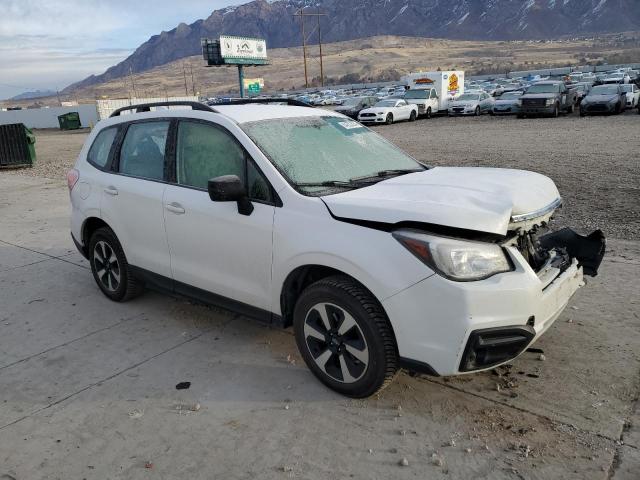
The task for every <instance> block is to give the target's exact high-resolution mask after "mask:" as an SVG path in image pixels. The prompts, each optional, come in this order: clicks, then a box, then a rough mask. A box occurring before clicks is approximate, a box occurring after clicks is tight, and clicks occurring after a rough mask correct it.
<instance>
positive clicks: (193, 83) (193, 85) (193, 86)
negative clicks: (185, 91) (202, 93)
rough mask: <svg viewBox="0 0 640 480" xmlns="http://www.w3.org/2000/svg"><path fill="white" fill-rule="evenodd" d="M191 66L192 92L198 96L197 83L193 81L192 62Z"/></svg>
mask: <svg viewBox="0 0 640 480" xmlns="http://www.w3.org/2000/svg"><path fill="white" fill-rule="evenodd" d="M189 68H190V69H191V93H192V94H193V96H194V97H195V96H196V83H195V82H194V81H193V65H192V64H191V63H190V64H189Z"/></svg>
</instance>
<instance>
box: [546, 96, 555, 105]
mask: <svg viewBox="0 0 640 480" xmlns="http://www.w3.org/2000/svg"><path fill="white" fill-rule="evenodd" d="M554 103H556V99H555V98H547V107H550V106H551V105H553V104H554Z"/></svg>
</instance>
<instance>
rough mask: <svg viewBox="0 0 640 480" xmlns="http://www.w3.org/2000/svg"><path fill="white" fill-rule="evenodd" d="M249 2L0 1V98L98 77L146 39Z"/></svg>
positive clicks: (226, 0)
mask: <svg viewBox="0 0 640 480" xmlns="http://www.w3.org/2000/svg"><path fill="white" fill-rule="evenodd" d="M247 1H249V0H181V1H176V0H172V1H169V0H110V1H109V0H40V1H36V0H0V99H1V98H8V97H11V96H13V95H16V94H18V93H22V92H23V91H26V90H37V89H52V90H55V89H56V88H58V89H62V88H64V87H66V86H67V85H69V84H70V83H72V82H75V81H77V80H82V79H83V78H85V77H87V76H88V75H91V74H98V73H102V72H104V70H106V69H107V68H108V67H110V66H111V65H114V64H116V63H118V62H119V61H121V60H123V59H124V58H126V57H127V56H128V55H129V54H130V53H131V52H133V50H135V48H136V47H138V46H139V45H140V44H141V43H143V42H144V41H145V40H147V39H148V38H149V37H150V36H151V35H155V34H157V33H160V32H161V31H162V30H171V29H172V28H174V27H176V26H177V25H178V24H179V23H180V22H185V23H192V22H193V21H195V20H197V19H199V18H205V17H207V16H209V14H210V13H211V12H212V11H213V10H215V9H218V8H222V7H225V6H227V5H236V4H241V3H247Z"/></svg>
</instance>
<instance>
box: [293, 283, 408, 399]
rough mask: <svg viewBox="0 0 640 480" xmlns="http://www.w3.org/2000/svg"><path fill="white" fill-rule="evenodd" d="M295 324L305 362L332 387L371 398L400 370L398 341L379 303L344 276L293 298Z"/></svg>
mask: <svg viewBox="0 0 640 480" xmlns="http://www.w3.org/2000/svg"><path fill="white" fill-rule="evenodd" d="M345 322H346V323H345ZM293 326H294V331H295V337H296V343H297V345H298V349H299V350H300V353H301V354H302V357H303V358H304V361H305V363H306V364H307V366H308V367H309V369H310V370H311V372H313V374H314V375H315V376H316V377H317V378H318V379H319V380H320V381H321V382H322V383H324V384H325V385H326V386H328V387H329V388H331V389H332V390H335V391H336V392H339V393H341V394H343V395H346V396H349V397H353V398H364V397H369V396H371V395H373V394H375V393H376V392H379V391H380V390H381V389H383V388H384V387H386V386H387V385H388V384H389V383H391V381H392V380H393V378H394V376H395V375H396V373H397V372H398V350H397V346H396V341H395V337H394V335H393V330H392V328H391V324H390V323H389V320H388V318H387V316H386V314H385V313H384V310H383V309H382V306H381V305H380V303H379V302H378V301H377V300H376V298H375V297H373V295H372V294H371V293H370V292H369V291H367V290H366V289H365V288H364V287H363V286H362V285H360V284H359V283H357V282H356V281H355V280H353V279H351V278H349V277H347V276H343V275H336V276H332V277H328V278H325V279H322V280H320V281H318V282H316V283H314V284H312V285H310V286H309V287H307V288H306V289H305V290H304V291H303V292H302V294H301V295H300V298H299V299H298V301H297V303H296V306H295V309H294V312H293Z"/></svg>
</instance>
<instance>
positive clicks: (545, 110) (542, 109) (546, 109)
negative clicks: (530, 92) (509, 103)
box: [519, 104, 556, 115]
mask: <svg viewBox="0 0 640 480" xmlns="http://www.w3.org/2000/svg"><path fill="white" fill-rule="evenodd" d="M555 109H556V105H555V104H553V105H549V106H547V105H545V106H542V105H540V106H531V105H521V106H520V112H519V113H521V114H523V115H553V113H555Z"/></svg>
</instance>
